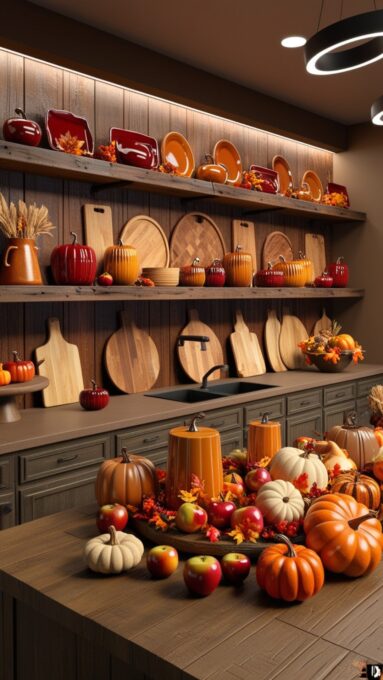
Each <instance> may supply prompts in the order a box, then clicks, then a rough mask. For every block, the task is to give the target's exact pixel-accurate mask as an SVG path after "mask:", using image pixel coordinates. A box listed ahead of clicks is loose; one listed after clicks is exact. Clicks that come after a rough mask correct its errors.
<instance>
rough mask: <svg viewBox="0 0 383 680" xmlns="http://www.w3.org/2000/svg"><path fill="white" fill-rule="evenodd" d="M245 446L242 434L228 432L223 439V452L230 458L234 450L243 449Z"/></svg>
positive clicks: (239, 432)
mask: <svg viewBox="0 0 383 680" xmlns="http://www.w3.org/2000/svg"><path fill="white" fill-rule="evenodd" d="M242 446H243V439H242V432H241V431H240V430H239V431H237V432H230V433H229V432H228V433H227V434H226V435H224V436H223V437H221V450H222V455H223V456H228V455H229V453H230V452H231V451H233V449H241V448H242Z"/></svg>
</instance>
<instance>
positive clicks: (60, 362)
mask: <svg viewBox="0 0 383 680" xmlns="http://www.w3.org/2000/svg"><path fill="white" fill-rule="evenodd" d="M47 325H48V334H49V336H48V342H46V343H45V345H41V347H37V348H36V350H35V355H36V363H37V364H39V362H42V363H41V364H40V365H39V366H38V369H37V370H38V373H39V375H43V376H45V377H46V378H48V380H49V385H48V387H46V388H45V389H44V390H43V403H44V406H61V405H62V404H73V403H74V402H76V401H78V400H79V396H80V392H81V390H83V389H84V380H83V377H82V370H81V361H80V354H79V351H78V347H77V345H72V344H71V343H69V342H67V341H66V340H64V338H63V336H62V335H61V330H60V322H59V320H58V319H55V318H50V319H48V322H47Z"/></svg>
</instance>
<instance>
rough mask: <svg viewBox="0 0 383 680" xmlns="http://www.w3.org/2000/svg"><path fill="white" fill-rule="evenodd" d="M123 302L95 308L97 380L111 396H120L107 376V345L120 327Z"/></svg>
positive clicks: (97, 305) (98, 305) (99, 304)
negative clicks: (105, 353) (105, 361)
mask: <svg viewBox="0 0 383 680" xmlns="http://www.w3.org/2000/svg"><path fill="white" fill-rule="evenodd" d="M121 309H123V303H122V302H99V303H97V304H96V305H95V308H94V356H95V376H94V377H95V380H96V382H97V384H99V385H102V386H103V387H106V389H108V390H109V391H110V393H111V394H120V392H119V391H118V390H117V388H116V387H115V386H114V385H113V383H112V382H111V380H110V379H109V376H108V374H107V371H106V368H105V363H104V351H105V344H106V341H107V340H108V338H110V336H111V335H112V334H113V333H114V332H115V331H116V330H117V329H118V328H119V327H120V321H119V311H120V310H121Z"/></svg>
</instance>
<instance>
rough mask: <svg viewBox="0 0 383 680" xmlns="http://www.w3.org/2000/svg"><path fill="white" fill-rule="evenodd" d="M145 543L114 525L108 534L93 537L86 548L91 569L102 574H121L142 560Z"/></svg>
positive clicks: (85, 553)
mask: <svg viewBox="0 0 383 680" xmlns="http://www.w3.org/2000/svg"><path fill="white" fill-rule="evenodd" d="M143 554H144V544H143V543H142V541H140V539H139V538H136V536H133V534H126V533H125V532H124V531H116V528H115V527H114V526H113V525H112V526H110V527H109V533H108V534H101V535H100V536H96V538H91V539H90V541H88V542H87V544H86V546H85V550H84V557H85V562H86V564H87V566H88V567H89V569H91V570H92V571H96V572H98V573H100V574H120V573H121V572H122V571H127V570H128V569H132V568H133V567H135V566H136V565H137V564H139V562H141V558H142V555H143Z"/></svg>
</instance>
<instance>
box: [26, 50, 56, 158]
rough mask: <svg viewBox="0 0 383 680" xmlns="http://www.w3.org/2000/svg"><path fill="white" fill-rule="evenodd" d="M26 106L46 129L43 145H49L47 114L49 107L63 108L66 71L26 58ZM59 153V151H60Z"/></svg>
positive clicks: (31, 115)
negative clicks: (46, 125) (46, 124)
mask: <svg viewBox="0 0 383 680" xmlns="http://www.w3.org/2000/svg"><path fill="white" fill-rule="evenodd" d="M24 86H25V100H24V101H25V108H26V110H27V111H28V116H30V117H31V118H33V119H34V120H36V121H37V122H38V123H39V124H40V125H41V128H42V130H43V131H44V137H43V143H42V146H49V145H48V139H47V136H46V130H45V116H46V113H47V111H48V110H49V109H62V108H63V104H64V100H63V96H64V71H63V70H62V69H60V68H58V67H56V66H50V65H49V64H42V63H37V62H35V61H32V60H31V59H27V58H26V59H25V61H24ZM58 153H59V152H58Z"/></svg>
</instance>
